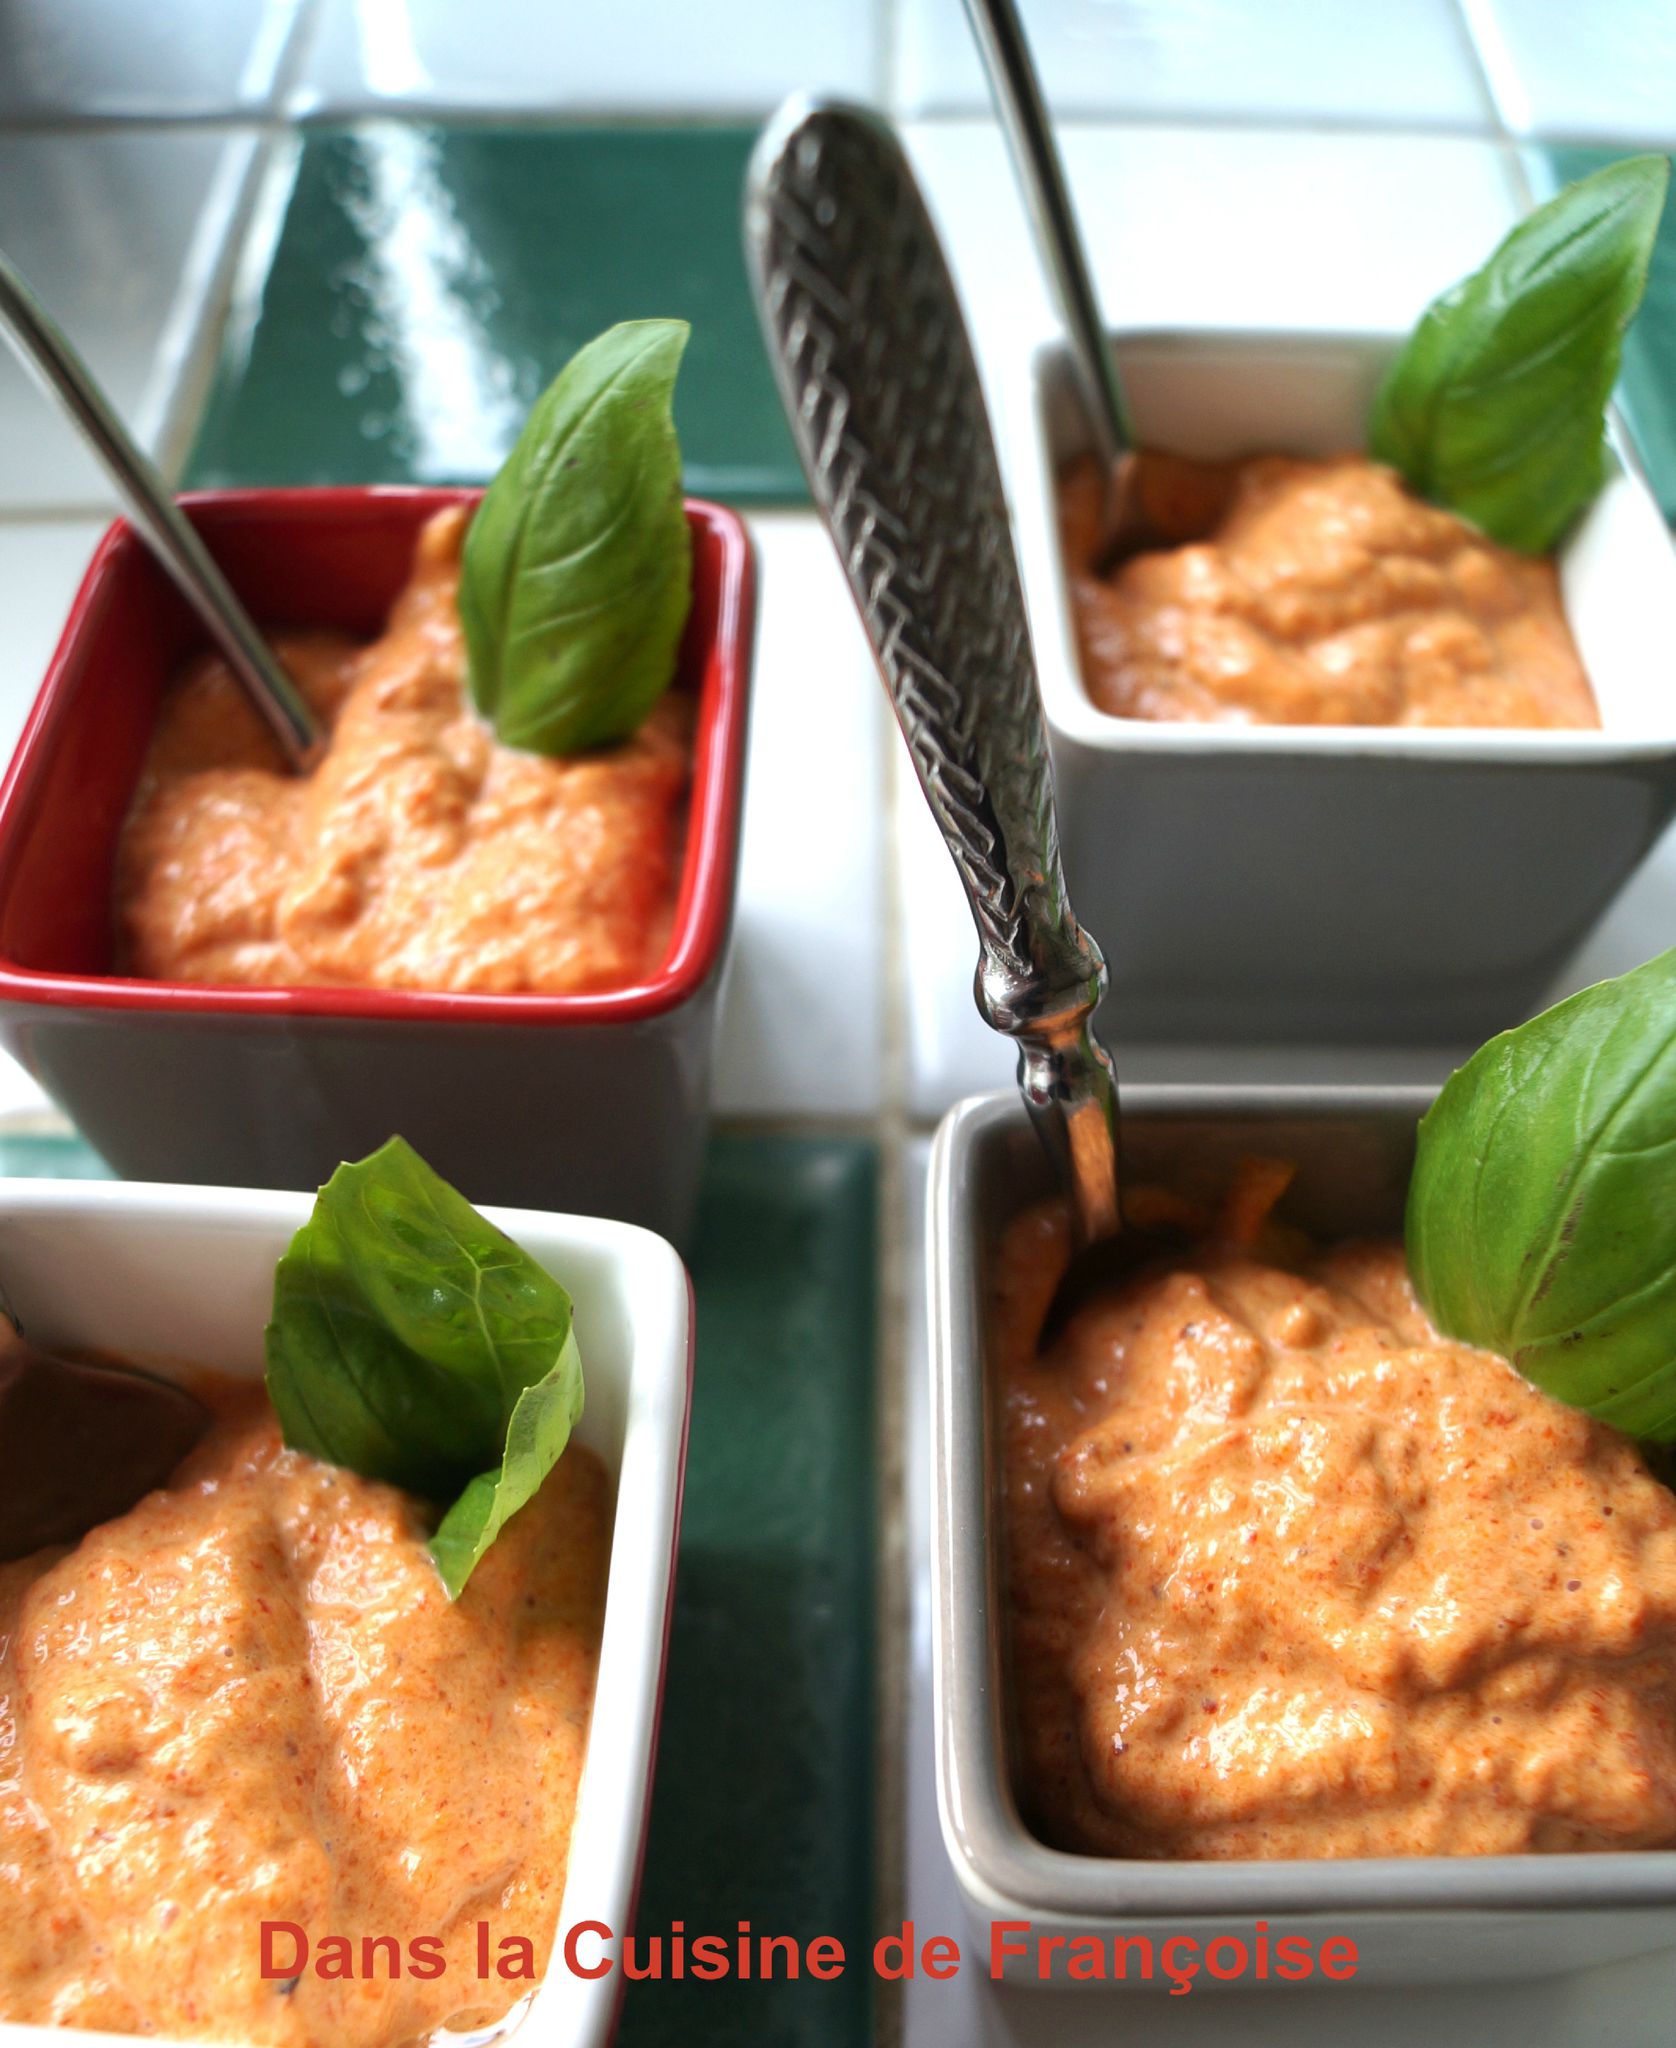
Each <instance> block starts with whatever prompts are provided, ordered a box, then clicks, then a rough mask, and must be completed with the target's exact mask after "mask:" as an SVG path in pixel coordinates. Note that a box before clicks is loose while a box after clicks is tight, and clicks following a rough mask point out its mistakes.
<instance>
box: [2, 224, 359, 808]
mask: <svg viewBox="0 0 1676 2048" xmlns="http://www.w3.org/2000/svg"><path fill="white" fill-rule="evenodd" d="M0 329H3V330H4V332H5V336H6V339H7V340H8V341H9V342H10V343H11V344H12V347H13V348H14V349H15V350H16V352H17V355H18V358H19V360H20V361H21V362H22V364H23V367H24V368H25V369H26V370H27V371H28V372H29V373H30V375H31V376H32V377H33V378H34V379H35V381H36V383H38V384H39V385H40V387H41V389H42V390H43V391H45V392H46V393H47V394H48V395H49V396H50V397H52V398H55V399H56V400H57V401H58V403H59V404H60V405H61V406H62V407H63V409H64V411H65V412H66V413H67V414H68V415H69V417H70V419H71V421H72V422H73V423H74V425H75V426H76V427H77V428H78V429H79V430H80V432H81V434H82V437H83V439H84V440H86V442H87V443H88V445H89V447H91V448H92V450H93V452H94V454H95V455H96V456H97V457H98V458H99V460H100V462H101V463H103V465H104V467H105V469H106V471H107V472H108V473H109V475H110V477H111V480H112V481H113V482H114V483H115V485H116V487H117V490H118V492H119V493H120V495H121V497H122V500H123V502H124V504H126V506H127V508H128V513H129V517H130V518H131V519H132V520H133V522H134V525H135V527H136V528H137V529H138V531H139V533H140V535H141V537H142V538H143V539H144V541H145V543H146V545H147V546H148V547H149V548H150V549H151V551H152V553H153V554H154V555H155V556H156V557H157V559H158V561H159V562H160V563H161V564H162V565H163V567H164V568H165V569H166V570H167V571H168V573H169V575H170V576H171V577H173V579H174V581H175V582H176V583H177V584H178V585H179V587H180V590H181V592H182V594H183V595H184V596H185V598H186V600H187V602H188V603H189V604H190V605H191V606H192V609H193V610H194V611H195V612H196V613H197V614H198V617H199V618H200V619H201V620H202V621H203V623H204V626H205V628H206V630H207V631H208V633H209V636H210V638H211V639H212V640H213V641H214V642H215V644H216V646H217V647H218V648H219V649H220V651H221V653H222V654H223V655H224V656H225V658H226V661H227V665H228V667H229V668H231V670H232V671H233V674H234V675H235V676H236V677H237V678H238V680H239V681H240V682H241V683H242V684H243V685H244V687H245V689H246V690H247V691H248V692H249V694H250V698H251V701H252V702H253V703H254V704H255V706H256V708H257V710H258V711H260V712H261V714H262V716H263V717H264V718H265V719H266V720H267V722H268V724H269V725H270V726H271V727H272V729H273V733H274V737H275V738H276V739H277V740H278V741H279V744H280V745H281V746H282V747H283V748H284V749H285V753H286V757H287V759H288V760H289V761H290V762H291V765H292V766H293V767H294V768H304V767H306V766H307V765H308V763H309V762H310V760H311V759H312V758H313V756H314V754H315V752H316V750H317V749H318V747H319V744H320V728H319V726H318V725H317V724H316V722H315V718H314V714H313V712H312V711H310V709H309V708H308V704H307V702H306V700H305V699H304V697H303V695H302V693H301V691H300V690H299V689H298V688H297V686H296V684H295V683H293V682H292V680H291V678H290V677H289V676H288V675H287V674H286V673H285V671H284V669H283V668H281V667H280V665H279V662H278V660H277V659H276V657H275V655H274V652H273V650H272V648H270V647H269V646H268V644H267V642H266V641H265V640H264V639H263V638H262V636H261V634H260V633H259V632H258V631H257V630H256V627H255V625H254V624H253V623H252V621H251V618H250V614H249V613H248V612H247V611H246V610H245V608H244V606H243V605H242V604H240V602H239V601H238V599H237V598H236V597H235V596H234V595H233V592H232V588H231V586H230V585H229V584H228V582H227V579H226V577H225V576H223V575H222V573H221V571H220V570H219V569H218V568H217V567H216V565H215V563H214V561H213V560H212V559H211V556H210V552H209V550H208V549H207V548H206V547H205V546H204V543H203V542H202V540H201V539H200V538H199V537H198V532H197V529H196V528H195V527H194V526H192V525H191V524H190V522H189V521H188V520H187V518H186V515H185V514H184V513H183V512H182V511H181V509H180V507H179V506H178V505H177V504H176V503H175V501H174V499H173V498H172V497H171V496H170V494H169V490H168V487H167V485H166V484H165V483H164V482H163V479H162V478H161V477H160V476H159V475H158V473H157V470H156V467H155V465H154V464H153V463H152V462H151V461H150V460H149V458H148V457H147V456H146V455H145V454H143V453H142V451H141V450H140V448H139V447H138V446H137V445H136V443H135V442H134V440H133V438H132V437H131V435H130V434H129V433H128V430H127V429H126V428H125V427H124V426H123V424H122V422H121V420H119V419H118V418H117V416H116V414H115V412H114V411H113V410H112V409H111V405H110V402H109V400H108V399H107V398H106V397H105V395H104V393H103V392H102V391H101V390H100V389H99V387H98V385H97V384H96V383H95V382H94V381H93V376H92V373H91V372H90V371H89V369H88V367H87V365H86V364H85V363H84V362H83V361H82V359H81V357H80V356H79V355H78V354H77V353H76V351H75V350H74V349H73V348H72V347H71V345H70V343H69V341H68V340H67V339H66V337H65V335H64V332H63V330H62V329H61V328H60V327H59V325H58V323H57V322H56V321H55V320H54V319H53V318H52V316H51V314H49V313H48V312H47V310H46V308H45V307H44V306H43V305H42V304H41V302H40V300H39V299H37V298H36V296H35V294H34V293H33V292H32V291H31V290H30V288H29V286H28V285H27V284H25V283H24V281H23V279H22V278H21V277H20V276H19V275H18V273H17V271H16V269H15V268H14V267H13V265H12V264H11V263H10V262H9V261H8V259H7V258H6V257H5V256H4V255H0Z"/></svg>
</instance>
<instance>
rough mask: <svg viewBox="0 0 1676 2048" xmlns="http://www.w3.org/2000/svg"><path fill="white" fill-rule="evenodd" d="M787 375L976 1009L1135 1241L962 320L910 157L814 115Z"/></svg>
mask: <svg viewBox="0 0 1676 2048" xmlns="http://www.w3.org/2000/svg"><path fill="white" fill-rule="evenodd" d="M745 240H746V254H747V257H748V259H749V262H750V265H751V270H752V277H753V282H754V285H755V289H756V294H757V301H758V308H759V311H760V312H761V315H762V321H763V329H764V333H765V335H766V338H767V342H768V353H769V357H770V360H771V361H772V363H773V366H774V372H775V375H776V377H777V379H778V380H779V385H780V393H781V396H782V398H783V399H784V401H785V406H786V413H787V416H788V418H789V419H790V421H791V424H792V431H793V434H794V436H795V438H796V441H797V444H798V450H799V453H800V454H801V456H802V459H803V467H804V470H805V472H806V473H807V475H808V478H809V486H810V489H811V491H812V492H813V494H814V498H815V502H816V504H817V505H818V506H819V508H820V510H821V513H822V515H823V517H824V518H825V521H826V524H827V527H828V530H829V531H830V533H831V534H832V538H833V541H834V543H835V545H836V546H837V549H838V553H839V557H840V559H841V560H842V562H843V565H844V570H845V573H846V574H847V576H848V578H849V583H850V589H851V591H852V592H853V594H854V596H855V600H856V604H857V606H858V607H859V609H860V612H861V617H862V623H863V625H864V626H865V628H866V631H867V637H868V640H869V641H870V643H871V645H872V649H873V654H874V658H875V660H876V661H877V662H878V665H879V671H880V674H881V675H882V676H883V678H884V682H885V687H886V688H887V689H888V690H889V692H890V696H891V701H892V703H893V704H894V705H895V708H896V716H897V720H898V723H899V724H900V725H901V728H902V733H903V737H904V738H905V739H906V741H907V743H908V751H909V754H910V755H911V756H912V759H913V763H914V768H915V771H916V772H917V774H918V776H919V779H920V785H921V787H922V788H923V790H924V791H925V796H926V801H927V802H928V803H929V804H930V806H931V810H932V815H933V816H934V817H935V818H936V820H937V823H938V826H939V827H940V828H941V830H942V834H943V837H944V839H945V841H946V842H947V844H948V849H949V852H950V853H951V854H952V856H953V858H954V864H955V867H956V868H957V869H958V871H959V874H960V879H961V881H962V883H963V884H964V886H965V890H966V897H967V901H968V903H969V904H970V906H971V910H972V916H973V920H974V921H975V923H976V925H977V928H978V944H979V949H980V960H979V965H978V973H977V983H976V996H977V1003H978V1009H979V1011H980V1012H981V1013H982V1015H983V1017H984V1019H985V1021H986V1022H987V1023H988V1024H990V1025H991V1026H992V1027H993V1028H994V1029H995V1030H997V1031H1001V1032H1005V1033H1006V1034H1007V1035H1008V1036H1010V1037H1012V1038H1014V1039H1016V1040H1017V1041H1018V1045H1019V1086H1020V1088H1021V1090H1022V1091H1023V1093H1024V1096H1025V1100H1026V1102H1027V1103H1028V1104H1029V1106H1030V1109H1031V1112H1032V1115H1033V1116H1034V1118H1035V1120H1036V1124H1037V1128H1038V1129H1039V1130H1040V1131H1041V1132H1042V1135H1043V1137H1044V1139H1045V1140H1046V1142H1047V1144H1048V1147H1049V1150H1050V1151H1051V1152H1052V1153H1053V1154H1054V1155H1055V1156H1056V1158H1057V1159H1058V1161H1059V1162H1060V1165H1061V1167H1062V1170H1063V1176H1064V1179H1065V1181H1066V1183H1067V1184H1068V1185H1069V1186H1070V1187H1071V1188H1072V1189H1073V1190H1074V1193H1075V1196H1076V1202H1077V1209H1078V1215H1079V1220H1080V1223H1081V1226H1082V1230H1083V1233H1084V1235H1085V1236H1087V1237H1088V1238H1090V1239H1092V1238H1097V1237H1103V1236H1107V1235H1109V1234H1111V1232H1112V1231H1114V1230H1115V1229H1116V1228H1117V1225H1118V1207H1117V1151H1116V1129H1117V1094H1116V1084H1115V1081H1114V1079H1113V1074H1112V1066H1111V1061H1110V1060H1109V1058H1108V1057H1107V1055H1106V1053H1105V1051H1104V1050H1103V1048H1102V1047H1101V1046H1100V1045H1099V1043H1098V1042H1097V1041H1096V1040H1095V1038H1094V1036H1093V1033H1092V1031H1091V1029H1090V1023H1089V1020H1090V1018H1091V1017H1092V1015H1093V1012H1094V1008H1095V1005H1096V1004H1097V1003H1098V1002H1099V999H1100V997H1101V995H1102V994H1103V993H1104V990H1105V985H1106V968H1105V962H1104V960H1103V959H1102V958H1101V955H1100V949H1099V947H1098V946H1096V945H1095V944H1094V942H1093V940H1092V939H1091V938H1089V937H1088V935H1087V934H1086V933H1085V932H1084V931H1083V930H1082V928H1081V927H1080V926H1079V925H1078V923H1077V921H1076V918H1075V917H1074V916H1073V914H1072V911H1071V906H1070V903H1069V902H1068V900H1067V898H1066V894H1065V878H1064V875H1063V873H1062V871H1061V868H1060V858H1059V829H1058V821H1057V819H1056V817H1055V814H1054V802H1053V778H1052V770H1051V768H1050V766H1049V761H1048V747H1047V731H1046V727H1045V725H1044V723H1043V719H1042V706H1041V698H1040V695H1039V693H1038V690H1037V687H1036V671H1035V664H1034V659H1033V656H1032V653H1031V648H1030V633H1029V628H1028V625H1027V623H1026V620H1025V610H1024V593H1023V590H1022V588H1021V587H1020V583H1019V576H1018V566H1017V562H1016V560H1015V558H1014V555H1013V545H1012V534H1011V530H1010V528H1009V525H1008V520H1007V508H1006V501H1005V498H1004V496H1003V493H1002V488H1001V475H1000V469H999V466H998V464H997V462H996V459H995V446H994V442H993V441H992V439H991V436H990V430H989V419H988V415H987V413H986V412H985V409H984V400H983V391H982V387H981V386H980V384H979V382H978V372H977V365H976V363H975V362H974V361H973V357H972V347H971V342H970V340H969V339H968V337H967V333H966V327H965V322H964V320H963V319H962V317H961V311H960V302H959V300H958V298H957V297H956V295H955V290H954V284H953V281H952V279H951V278H950V276H949V272H948V266H947V264H946V263H945V262H944V259H943V252H942V249H941V248H940V246H939V245H938V241H937V237H936V233H935V230H934V229H933V228H932V225H931V221H930V218H929V217H928V215H927V213H926V210H925V204H924V201H923V200H922V199H921V197H920V194H919V189H918V187H917V186H916V184H915V182H914V177H913V173H912V171H911V170H910V169H909V166H908V162H907V159H906V157H905V156H904V155H903V153H902V148H901V145H900V144H899V143H898V141H897V140H896V137H895V135H894V133H893V132H892V131H891V129H890V128H889V126H888V125H887V124H886V123H884V122H883V121H881V120H879V119H878V118H877V117H876V116H874V115H872V114H868V113H865V112H862V111H860V110H859V109H853V108H848V107H843V106H836V105H822V104H818V103H811V102H808V101H803V100H794V101H792V102H790V103H789V104H788V105H787V106H786V107H785V108H783V109H782V110H781V112H780V114H779V115H778V116H776V118H775V120H774V121H773V122H772V123H771V124H770V125H769V127H768V129H767V131H766V132H765V133H764V135H763V137H762V140H761V141H760V142H759V143H758V145H757V149H756V153H755V155H754V156H753V158H752V161H751V169H750V173H749V176H748V179H747V183H746V205H745Z"/></svg>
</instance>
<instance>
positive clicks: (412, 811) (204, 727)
mask: <svg viewBox="0 0 1676 2048" xmlns="http://www.w3.org/2000/svg"><path fill="white" fill-rule="evenodd" d="M466 520H467V512H466V509H465V508H464V507H455V508H451V509H449V510H447V511H444V512H439V513H438V514H437V515H436V516H435V518H433V519H432V520H431V522H430V523H429V524H428V525H427V526H426V528H425V530H424V533H423V534H422V536H421V538H420V542H419V547H418V553H417V557H416V559H415V562H414V567H413V574H412V578H411V581H410V582H409V584H408V586H407V588H406V589H405V590H404V591H403V592H402V593H401V595H400V596H399V597H398V598H397V600H396V604H395V607H394V609H393V610H392V612H391V615H390V620H389V624H388V628H387V630H386V632H385V633H384V635H383V637H382V638H381V639H379V640H378V641H376V642H375V643H374V644H373V645H372V646H370V647H358V646H356V645H355V644H354V643H352V642H351V641H348V640H346V639H344V638H342V637H341V636H337V635H331V634H321V633H304V634H280V635H277V636H276V639H275V645H276V647H277V649H278V651H279V653H280V655H281V657H282V659H283V660H284V662H285V665H286V667H287V668H288V669H289V670H290V671H291V673H292V674H293V675H294V676H295V677H296V679H297V681H298V683H299V685H300V686H301V688H302V690H303V692H304V694H305V695H306V696H307V698H308V700H309V702H310V703H311V704H312V706H313V707H314V709H315V710H316V711H317V712H318V713H319V715H320V718H321V720H322V722H323V723H324V724H325V725H326V727H327V728H328V731H329V742H328V746H327V750H326V753H325V755H324V757H323V759H322V760H321V761H320V763H319V765H318V766H317V767H315V768H314V769H313V770H312V771H311V772H310V773H308V774H306V775H293V774H290V773H289V772H287V768H286V764H285V762H284V760H283V759H282V758H281V756H280V753H279V749H278V746H277V744H276V743H275V741H274V740H273V739H272V738H271V737H270V735H269V734H268V732H267V730H266V728H265V727H264V726H263V725H262V723H261V721H260V719H259V718H258V716H257V714H256V713H255V712H254V711H253V710H252V709H251V708H250V706H249V705H248V704H247V702H246V701H245V698H244V696H243V693H242V691H241V690H240V689H239V688H238V687H237V685H236V684H235V683H234V681H233V679H232V676H231V675H230V674H229V672H228V670H227V668H226V666H225V664H224V663H222V662H221V661H220V660H219V659H217V658H213V657H208V656H206V657H204V658H203V659H201V660H200V661H198V662H195V663H194V664H192V665H191V666H190V667H189V668H188V669H187V670H186V672H185V673H184V674H183V675H182V676H181V677H180V678H179V680H178V681H177V683H176V684H175V686H174V687H173V689H172V690H171V692H170V693H169V696H168V697H167V699H166V701H165V704H164V709H163V714H162V717H161V720H160V722H159V725H158V729H157V732H156V734H155V736H154V738H153V741H152V745H151V750H150V753H149V755H148V757H147V760H146V764H145V768H144V771H143V773H142V776H141V780H140V785H139V789H138V791H137V793H136V796H135V801H134V806H133V810H132V812H131V814H130V816H129V819H128V822H127V825H126V828H125V830H124V833H123V838H122V843H121V847H120V850H119V853H118V859H117V877H116V922H117V945H118V964H119V967H120V969H121V971H122V972H124V973H129V974H138V975H144V976H146V977H148V978H152V979H156V980H162V981H175V982H180V981H188V982H223V983H255V984H261V985H264V986H308V985H319V984H339V985H350V986H360V987H376V988H408V989H440V990H464V991H471V992H475V993H479V994H488V995H517V994H544V995H575V994H586V993H590V992H593V991H598V990H603V989H612V988H626V987H629V986H632V985H633V984H634V983H636V982H638V981H640V980H642V979H644V978H645V977H646V976H648V975H650V974H652V973H654V972H655V971H656V970H657V968H658V966H659V965H660V964H661V962H662V960H663V957H664V955H665V953H666V952H667V951H668V947H669V939H670V930H671V926H672V923H673V919H674V909H675V897H676V890H677V886H678V883H679V877H680V847H681V836H682V830H683V813H684V808H685V799H686V792H687V787H688V782H689V779H690V772H691V725H692V712H691V706H690V704H689V702H688V700H687V699H686V698H685V697H683V696H682V695H681V693H680V692H678V691H670V692H668V693H667V694H666V695H665V696H664V697H663V698H662V699H661V700H660V701H659V703H658V704H657V705H656V706H655V707H654V708H653V710H652V713H651V715H650V716H649V717H648V718H647V719H646V721H645V723H644V724H643V725H642V726H641V728H640V730H639V731H638V732H636V733H635V734H633V735H632V736H631V737H630V738H629V739H627V740H625V741H623V742H622V743H621V744H620V745H618V746H614V747H606V748H601V749H599V750H597V751H596V752H593V753H589V754H580V755H576V756H574V757H571V758H567V759H552V758H548V757H546V756H543V755H538V754H527V753H523V752H521V751H519V750H518V749H516V748H513V747H507V746H503V745H501V744H500V743H499V742H498V741H497V740H496V739H495V737H494V734H493V733H492V732H491V731H490V729H489V727H488V726H487V725H486V724H485V723H484V722H483V721H482V720H480V719H479V718H478V717H477V716H476V714H475V712H474V711H473V710H472V708H471V705H470V701H469V699H468V697H467V695H466V691H465V676H466V661H465V644H464V637H463V635H462V632H461V628H460V620H459V613H458V609H457V606H456V601H455V598H456V592H457V589H458V586H459V577H460V546H461V542H462V540H463V538H464V534H465V527H466Z"/></svg>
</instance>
